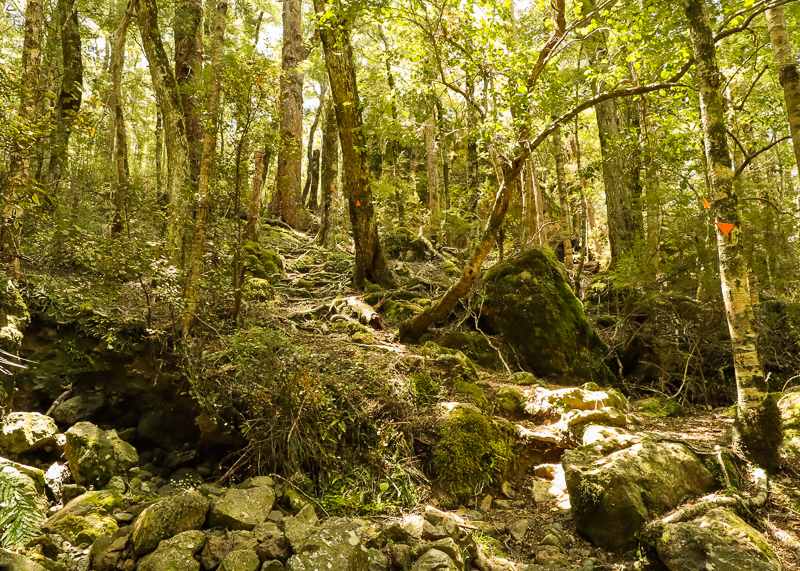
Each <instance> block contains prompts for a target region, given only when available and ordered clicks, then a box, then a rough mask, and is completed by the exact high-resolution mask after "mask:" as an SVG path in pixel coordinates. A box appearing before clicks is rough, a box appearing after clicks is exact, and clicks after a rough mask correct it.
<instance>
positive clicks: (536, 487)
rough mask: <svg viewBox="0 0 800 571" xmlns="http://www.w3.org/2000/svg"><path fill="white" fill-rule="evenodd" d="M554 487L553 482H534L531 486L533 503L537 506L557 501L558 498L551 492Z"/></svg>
mask: <svg viewBox="0 0 800 571" xmlns="http://www.w3.org/2000/svg"><path fill="white" fill-rule="evenodd" d="M552 487H553V484H552V483H551V482H543V481H542V480H534V481H533V484H531V494H532V495H533V501H534V502H536V503H537V504H546V503H547V502H552V501H553V500H555V499H556V496H555V494H554V493H553V492H551V491H550V488H552Z"/></svg>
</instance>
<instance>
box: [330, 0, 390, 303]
mask: <svg viewBox="0 0 800 571" xmlns="http://www.w3.org/2000/svg"><path fill="white" fill-rule="evenodd" d="M314 8H315V10H316V12H317V14H324V13H325V12H326V9H328V8H329V6H328V5H327V3H326V1H325V0H314ZM349 26H350V23H349V22H348V21H346V20H343V19H341V17H340V16H338V15H336V13H335V12H334V13H333V14H331V13H328V14H326V20H325V25H324V27H320V28H319V32H320V36H321V38H322V46H323V48H324V49H325V66H326V67H327V69H328V77H329V79H330V84H331V94H332V96H333V101H334V105H335V108H336V121H337V123H338V125H339V140H340V141H341V144H342V163H343V165H344V184H345V194H346V196H347V200H348V206H349V212H350V223H351V225H352V227H353V241H354V242H355V248H356V267H355V272H354V276H353V284H354V285H355V287H358V288H362V287H363V286H364V285H365V282H366V281H367V280H369V281H373V282H376V283H379V284H380V285H384V286H391V285H393V284H394V279H393V278H392V274H391V271H390V270H389V267H388V264H387V262H386V257H385V256H384V254H383V249H382V248H381V243H380V239H379V237H378V223H377V220H376V218H375V206H374V205H373V203H372V189H371V188H370V180H369V168H368V165H367V156H366V153H365V152H362V151H361V150H362V149H364V148H365V147H366V140H365V134H364V120H363V117H362V112H361V101H360V99H359V96H358V86H357V85H356V69H355V63H354V60H353V48H352V46H351V45H350V31H349Z"/></svg>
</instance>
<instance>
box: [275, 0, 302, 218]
mask: <svg viewBox="0 0 800 571" xmlns="http://www.w3.org/2000/svg"><path fill="white" fill-rule="evenodd" d="M302 18H303V16H302V2H301V0H284V2H283V52H282V53H283V55H282V61H281V71H282V74H281V80H280V82H281V125H280V132H281V147H280V149H279V151H278V174H277V176H276V189H275V199H274V200H273V211H274V212H273V213H274V214H275V215H277V216H281V217H282V218H283V220H284V221H285V222H286V223H287V224H289V226H291V227H292V228H297V229H300V230H305V229H306V228H308V225H309V223H310V222H311V220H310V218H309V216H308V212H306V210H305V208H304V207H303V204H302V199H301V188H300V176H301V173H302V170H303V165H302V151H301V148H302V144H303V76H302V74H301V73H300V72H299V71H298V66H299V65H300V63H301V62H302V61H303V60H304V59H306V58H307V57H308V54H309V53H310V50H309V49H308V48H307V47H306V46H305V45H304V44H303V37H302V31H303V19H302Z"/></svg>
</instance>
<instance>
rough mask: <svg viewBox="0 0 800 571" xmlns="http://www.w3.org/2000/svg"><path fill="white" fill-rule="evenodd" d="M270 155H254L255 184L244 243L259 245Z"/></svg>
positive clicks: (252, 189) (252, 190) (259, 153)
mask: <svg viewBox="0 0 800 571" xmlns="http://www.w3.org/2000/svg"><path fill="white" fill-rule="evenodd" d="M267 158H268V155H267V154H266V152H265V151H255V152H254V153H253V163H254V166H255V170H254V172H253V184H252V188H251V189H250V210H249V211H248V213H247V224H246V225H245V227H244V235H243V237H244V241H245V242H247V241H250V242H255V243H256V244H257V243H258V234H259V230H260V229H261V193H262V192H263V189H264V180H265V178H266V177H265V174H266V170H267V162H268V161H267V160H266V159H267Z"/></svg>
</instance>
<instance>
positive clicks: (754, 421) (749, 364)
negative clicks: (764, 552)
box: [683, 0, 781, 470]
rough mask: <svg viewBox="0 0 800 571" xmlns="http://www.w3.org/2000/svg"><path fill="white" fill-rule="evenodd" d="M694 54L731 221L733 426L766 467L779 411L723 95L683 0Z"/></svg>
mask: <svg viewBox="0 0 800 571" xmlns="http://www.w3.org/2000/svg"><path fill="white" fill-rule="evenodd" d="M683 5H684V8H685V11H686V18H687V20H688V24H689V31H690V35H691V40H692V47H693V50H694V56H695V60H696V75H697V83H698V87H699V91H700V111H701V117H702V123H703V133H704V135H705V150H706V158H707V160H708V174H709V178H710V181H711V188H712V190H713V197H712V198H713V202H712V205H711V207H712V210H711V212H712V213H713V215H714V220H715V222H717V223H725V224H733V229H732V230H731V231H730V234H729V235H727V236H726V235H725V234H724V233H723V232H722V231H721V230H720V229H719V228H717V229H716V235H717V252H718V255H719V270H720V281H721V283H722V298H723V300H724V303H725V313H726V315H727V318H728V329H729V331H730V335H731V343H732V349H733V362H734V367H735V371H736V387H737V391H738V407H737V413H736V423H735V426H736V429H737V431H738V434H739V440H740V442H741V445H742V449H743V451H744V453H745V454H746V455H747V457H748V458H749V459H750V460H752V461H753V462H755V463H756V464H758V465H760V466H761V467H763V468H764V469H766V470H774V469H776V468H777V465H778V460H779V456H778V448H779V446H780V442H781V430H780V415H779V413H778V408H777V404H776V402H775V399H774V398H773V397H772V395H771V394H770V393H769V386H768V384H767V381H766V379H765V377H764V370H763V369H762V367H761V362H760V360H759V355H758V349H757V345H758V333H757V331H756V328H755V315H754V313H753V307H752V305H751V303H750V295H749V292H748V291H747V265H746V263H745V258H744V252H743V245H742V229H741V221H740V217H739V204H738V198H737V196H736V192H735V190H734V184H733V183H734V181H733V169H732V168H731V167H732V165H731V155H730V151H729V149H728V140H727V137H726V126H725V110H724V101H723V98H722V95H721V93H720V91H719V86H720V77H721V75H720V72H719V68H718V66H717V59H716V48H715V46H714V38H713V33H712V31H711V24H710V22H709V19H708V11H707V8H706V5H705V2H704V0H683Z"/></svg>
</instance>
